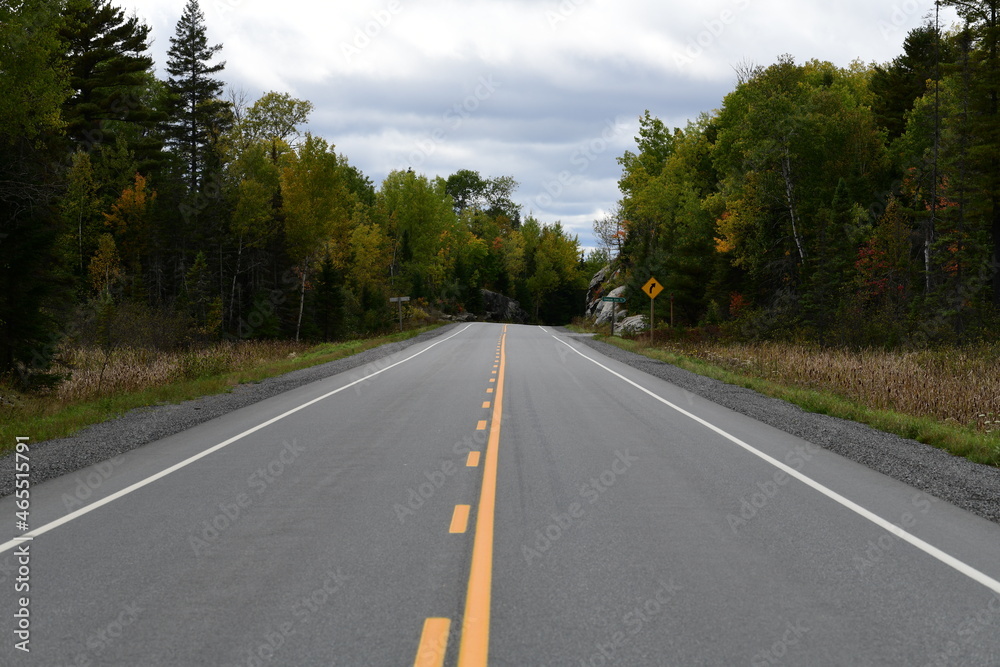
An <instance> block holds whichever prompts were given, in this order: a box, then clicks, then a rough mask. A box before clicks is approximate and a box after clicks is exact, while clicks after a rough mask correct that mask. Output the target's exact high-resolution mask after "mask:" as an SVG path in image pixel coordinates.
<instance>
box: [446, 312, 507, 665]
mask: <svg viewBox="0 0 1000 667" xmlns="http://www.w3.org/2000/svg"><path fill="white" fill-rule="evenodd" d="M506 367H507V325H506V324H505V325H504V327H503V334H501V336H500V373H499V381H498V382H497V387H496V389H497V390H496V398H495V400H494V401H493V418H492V421H491V423H490V435H489V439H488V440H487V443H486V457H485V462H484V464H483V484H482V489H481V490H480V493H479V506H478V507H477V509H476V535H475V538H474V539H473V543H472V563H471V565H470V567H469V587H468V592H467V593H466V595H465V613H464V614H463V615H462V639H461V643H460V644H459V651H458V667H486V666H487V665H488V664H489V663H488V661H489V651H490V598H491V595H492V586H493V528H494V525H493V524H494V519H495V514H496V498H497V469H498V461H499V449H500V423H501V421H502V418H503V381H504V372H505V370H506Z"/></svg>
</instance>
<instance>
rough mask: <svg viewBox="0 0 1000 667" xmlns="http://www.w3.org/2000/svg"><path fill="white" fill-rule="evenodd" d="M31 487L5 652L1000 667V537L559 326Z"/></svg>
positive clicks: (461, 336) (0, 507)
mask: <svg viewBox="0 0 1000 667" xmlns="http://www.w3.org/2000/svg"><path fill="white" fill-rule="evenodd" d="M28 458H29V461H28V463H29V465H30V450H29V453H28ZM29 500H30V507H29V512H30V514H29V515H28V516H23V515H22V516H21V517H17V511H18V507H17V506H16V503H17V498H16V497H15V496H10V497H7V498H4V499H3V500H2V501H0V527H2V532H3V534H4V536H5V539H6V538H7V537H13V536H15V535H17V536H18V538H17V539H12V540H11V541H9V542H7V543H5V544H2V545H0V550H2V551H0V555H4V556H7V555H13V556H14V558H13V562H14V563H16V569H13V570H12V569H11V568H7V569H6V571H4V572H0V579H2V582H0V590H2V593H0V595H2V598H0V599H2V601H3V614H2V618H3V620H2V621H0V664H3V665H21V664H24V665H45V666H46V667H50V666H56V665H123V666H125V665H127V666H129V667H133V666H138V665H172V666H175V665H211V666H223V665H225V666H235V665H247V666H253V665H291V666H307V665H428V666H431V665H442V664H446V665H456V664H457V665H461V666H463V667H473V666H476V665H485V664H490V665H504V666H519V667H522V666H531V665H566V666H574V667H576V666H595V667H596V666H598V665H741V664H742V665H949V664H954V665H998V664H1000V582H998V579H1000V526H998V525H996V524H994V523H991V522H988V521H985V520H983V519H980V518H978V517H976V516H974V515H972V514H969V513H967V512H965V511H963V510H960V509H958V508H956V507H954V506H951V505H949V504H948V503H946V502H944V501H940V500H937V499H935V498H933V497H930V496H927V495H925V494H923V493H921V492H919V491H917V490H915V489H913V488H912V487H909V486H907V485H905V484H902V483H900V482H897V481H894V480H891V479H889V478H887V477H885V476H882V475H880V474H878V473H875V472H872V471H870V470H869V469H867V468H865V467H863V466H861V465H858V464H856V463H853V462H850V461H847V460H845V459H843V458H841V457H839V456H837V455H835V454H832V453H830V452H828V451H825V450H821V449H819V448H817V447H814V446H812V445H810V444H809V443H807V442H805V441H803V440H800V439H797V438H795V437H793V436H790V435H788V434H786V433H783V432H780V431H777V430H775V429H773V428H770V427H768V426H765V425H762V424H761V423H759V422H757V421H754V420H753V419H750V418H748V417H744V416H741V415H738V414H736V413H733V412H731V411H729V410H727V409H725V408H721V407H719V406H717V405H715V404H713V403H710V402H708V401H705V400H704V399H700V398H698V397H695V396H693V395H690V394H687V393H686V392H684V391H682V390H680V389H678V388H676V387H674V386H672V385H670V384H667V383H665V382H663V381H661V380H658V379H655V378H653V377H651V376H648V375H645V374H643V373H641V372H638V371H636V370H634V369H632V368H630V367H628V366H625V365H622V364H619V363H617V362H615V361H612V360H610V359H608V358H607V357H603V356H601V355H599V354H598V353H597V352H595V351H594V350H592V349H590V348H587V347H585V346H583V345H582V344H580V343H579V341H577V340H574V338H573V337H572V336H568V335H566V334H565V333H559V332H556V331H553V330H551V329H548V328H544V327H528V326H505V325H493V324H472V325H469V326H465V327H462V328H457V329H455V330H453V331H450V332H448V333H447V334H445V335H442V336H441V337H439V338H437V339H434V340H432V341H430V342H426V343H421V344H418V345H415V346H413V347H410V348H408V349H406V350H404V351H403V352H401V353H399V354H396V355H394V356H393V357H390V358H388V359H385V360H383V361H382V362H380V363H379V364H377V365H372V366H369V367H366V368H364V369H358V370H356V371H354V372H351V373H347V374H343V375H338V376H334V377H331V378H329V379H327V380H323V381H320V382H316V383H314V384H310V385H307V386H304V387H301V388H299V389H297V390H294V391H290V392H288V393H285V394H282V395H280V396H278V397H275V398H273V399H269V400H266V401H263V402H261V403H258V404H256V405H253V406H251V407H249V408H245V409H242V410H239V411H237V412H234V413H231V414H229V415H227V416H225V417H222V418H219V419H216V420H213V421H210V422H207V423H205V424H202V425H200V426H198V427H195V428H193V429H190V430H188V431H185V432H183V433H180V434H178V435H176V436H173V437H170V438H166V439H164V440H161V441H159V442H156V443H153V444H150V445H148V446H145V447H142V448H139V449H137V450H134V451H133V452H131V453H129V454H127V455H124V456H121V457H119V458H117V459H114V460H112V461H109V462H105V463H104V464H102V465H100V466H95V467H94V468H91V469H88V470H84V471H81V472H80V473H76V474H72V475H67V476H65V477H62V478H58V479H55V480H51V481H49V482H45V483H43V484H40V485H37V486H35V487H34V488H32V489H30V499H29ZM20 519H27V523H28V524H29V527H30V531H29V532H24V530H23V528H24V527H23V526H22V527H21V528H20V529H18V527H17V525H16V522H17V521H19V520H20ZM23 649H29V651H24V650H23Z"/></svg>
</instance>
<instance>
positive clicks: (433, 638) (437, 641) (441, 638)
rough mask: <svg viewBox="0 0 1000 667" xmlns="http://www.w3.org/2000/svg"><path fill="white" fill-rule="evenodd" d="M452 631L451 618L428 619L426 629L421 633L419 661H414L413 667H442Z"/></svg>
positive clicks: (418, 651) (425, 624)
mask: <svg viewBox="0 0 1000 667" xmlns="http://www.w3.org/2000/svg"><path fill="white" fill-rule="evenodd" d="M450 630H451V619H450V618H428V619H427V620H425V621H424V629H423V631H422V632H421V633H420V644H419V646H418V648H417V659H416V660H414V661H413V667H442V665H444V656H445V653H447V651H448V632H449V631H450Z"/></svg>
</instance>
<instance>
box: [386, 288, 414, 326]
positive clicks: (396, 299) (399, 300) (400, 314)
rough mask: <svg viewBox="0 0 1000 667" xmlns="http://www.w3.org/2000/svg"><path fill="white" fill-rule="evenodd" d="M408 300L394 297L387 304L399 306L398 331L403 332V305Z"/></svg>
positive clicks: (403, 297) (408, 298)
mask: <svg viewBox="0 0 1000 667" xmlns="http://www.w3.org/2000/svg"><path fill="white" fill-rule="evenodd" d="M409 300H410V297H408V296H394V297H392V298H391V299H389V303H398V304H399V330H400V331H402V330H403V304H404V303H406V302H407V301H409Z"/></svg>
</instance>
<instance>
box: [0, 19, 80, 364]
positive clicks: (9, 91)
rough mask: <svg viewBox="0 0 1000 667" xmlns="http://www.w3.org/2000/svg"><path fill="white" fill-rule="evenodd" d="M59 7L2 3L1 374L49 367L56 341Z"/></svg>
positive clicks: (61, 83)
mask: <svg viewBox="0 0 1000 667" xmlns="http://www.w3.org/2000/svg"><path fill="white" fill-rule="evenodd" d="M57 12H58V7H57V6H53V5H52V3H50V2H48V1H47V0H23V1H22V2H18V3H14V4H13V5H12V4H10V3H3V4H0V118H2V119H3V122H2V123H0V373H6V372H8V371H10V370H13V369H15V368H16V369H18V370H22V371H27V373H26V375H25V376H24V377H29V378H30V377H31V376H32V375H34V373H33V371H37V370H43V369H44V368H46V367H47V365H48V362H49V359H50V358H51V356H52V354H53V352H54V351H55V348H56V345H57V344H58V342H59V339H60V329H59V326H58V324H59V323H58V320H57V319H56V313H57V312H58V310H57V306H58V305H59V304H60V303H61V299H60V292H61V291H62V288H63V284H62V280H61V277H62V272H61V268H60V263H59V261H58V259H57V252H56V240H57V238H58V236H59V234H60V232H61V216H60V215H59V212H58V209H57V206H56V203H57V202H56V198H57V195H58V193H59V191H60V189H61V188H62V187H63V183H62V179H61V174H59V173H57V172H56V171H55V170H53V169H52V165H53V164H57V163H58V161H59V158H60V157H61V151H60V144H61V141H60V133H61V131H62V122H61V120H60V118H59V109H60V107H61V106H62V103H63V101H64V100H65V99H66V98H67V97H68V95H69V89H68V86H67V85H66V84H67V82H66V80H65V78H64V76H63V72H62V70H61V68H60V67H59V62H58V61H59V48H60V45H59V41H58V35H57V26H58V21H59V18H58V15H57Z"/></svg>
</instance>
